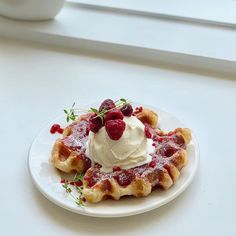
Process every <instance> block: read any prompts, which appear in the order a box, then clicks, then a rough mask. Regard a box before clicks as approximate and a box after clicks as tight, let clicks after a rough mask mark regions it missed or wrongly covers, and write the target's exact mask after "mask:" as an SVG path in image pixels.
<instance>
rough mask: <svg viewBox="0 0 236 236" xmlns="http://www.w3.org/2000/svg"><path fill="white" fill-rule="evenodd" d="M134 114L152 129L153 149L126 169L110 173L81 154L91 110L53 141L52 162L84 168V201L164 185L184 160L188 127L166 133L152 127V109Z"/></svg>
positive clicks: (141, 192) (139, 193)
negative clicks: (141, 162)
mask: <svg viewBox="0 0 236 236" xmlns="http://www.w3.org/2000/svg"><path fill="white" fill-rule="evenodd" d="M135 115H136V117H137V118H138V119H140V120H141V121H142V122H143V123H144V124H145V125H148V126H149V129H150V131H151V133H152V139H153V145H154V146H155V152H154V153H153V154H151V155H152V161H151V162H150V163H148V164H145V165H142V166H138V167H135V168H132V169H128V170H121V169H120V168H118V167H114V169H113V172H111V173H104V172H101V171H100V168H101V166H100V165H99V164H97V163H95V165H94V166H93V167H91V161H90V159H89V158H88V157H86V155H85V151H86V142H87V140H88V132H89V131H88V130H89V129H88V128H89V122H88V120H89V117H90V116H91V113H88V114H85V115H82V116H80V118H79V119H78V120H77V121H75V122H73V123H72V124H71V125H69V126H68V127H66V128H65V130H64V132H63V137H62V138H61V139H58V140H57V141H56V142H55V144H54V147H53V150H52V162H53V164H54V166H55V167H56V168H58V169H59V170H61V171H63V172H65V173H70V172H73V171H76V172H79V173H84V172H85V175H84V180H83V196H84V198H85V199H86V200H87V201H88V202H92V203H96V202H100V201H102V200H104V199H106V198H112V199H115V200H118V199H120V198H121V197H122V196H126V195H133V196H135V197H142V196H147V195H149V194H150V193H151V192H152V191H153V190H154V189H156V188H158V187H160V188H163V189H168V188H170V187H171V186H172V185H173V183H174V182H175V181H176V180H177V179H178V178H179V175H180V170H181V169H182V168H183V167H184V166H185V165H186V164H187V152H186V147H187V144H189V142H190V141H191V132H190V130H189V129H185V128H177V129H175V130H174V131H173V132H169V133H166V132H164V131H161V130H160V129H157V128H156V126H157V121H158V116H157V114H156V113H155V112H154V111H151V110H149V109H146V108H143V109H141V110H139V111H137V112H135Z"/></svg>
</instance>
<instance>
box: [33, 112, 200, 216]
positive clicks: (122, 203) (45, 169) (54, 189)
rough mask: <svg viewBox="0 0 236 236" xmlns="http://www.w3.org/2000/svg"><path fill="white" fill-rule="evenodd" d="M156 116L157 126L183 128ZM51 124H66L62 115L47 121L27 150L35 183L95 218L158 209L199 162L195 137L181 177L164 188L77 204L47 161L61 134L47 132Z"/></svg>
mask: <svg viewBox="0 0 236 236" xmlns="http://www.w3.org/2000/svg"><path fill="white" fill-rule="evenodd" d="M155 110H156V111H157V113H158V115H159V126H160V128H161V129H163V130H167V131H168V130H172V129H174V128H177V127H184V126H183V125H182V123H181V122H180V121H179V120H178V119H177V118H175V117H174V116H172V115H171V114H169V113H166V112H164V111H161V110H159V109H155ZM53 123H59V124H61V125H62V126H63V125H64V126H66V124H65V122H64V117H63V118H61V119H58V120H56V121H52V122H51V123H49V124H48V125H47V126H46V127H45V128H44V129H43V130H42V131H41V132H40V133H39V134H38V135H37V137H36V138H35V139H34V141H33V144H32V146H31V149H30V152H29V170H30V173H31V176H32V178H33V181H34V183H35V184H36V186H37V187H38V189H39V190H40V192H41V193H42V194H43V195H44V196H45V197H46V198H48V199H49V200H51V201H52V202H54V203H55V204H57V205H59V206H61V207H63V208H65V209H67V210H70V211H73V212H75V213H78V214H82V215H88V216H96V217H122V216H129V215H135V214H140V213H143V212H146V211H150V210H152V209H155V208H158V207H160V206H162V205H164V204H166V203H168V202H170V201H171V200H173V199H174V198H176V197H177V196H178V195H180V194H181V193H182V192H183V191H184V190H185V189H186V188H187V186H188V185H189V184H190V183H191V181H192V179H193V177H194V175H195V173H196V170H197V167H198V163H199V147H198V143H197V140H196V137H195V136H194V135H193V139H192V142H191V143H190V145H188V148H187V152H188V158H189V162H188V165H187V166H186V167H184V168H183V169H182V170H181V175H180V178H179V179H178V180H177V182H176V183H175V184H174V185H173V186H172V187H171V188H170V189H169V190H167V191H163V190H156V191H154V192H152V193H151V194H150V195H149V196H148V197H145V198H133V197H129V198H123V199H121V200H119V201H114V200H106V201H103V202H101V203H98V204H90V205H88V206H84V207H79V206H77V205H76V204H75V202H74V201H73V200H72V199H71V197H70V196H69V195H68V194H67V193H66V192H65V190H64V189H63V188H62V186H61V183H60V180H61V176H60V173H59V171H57V170H56V169H55V168H54V167H53V166H52V164H51V163H50V160H49V159H50V153H51V149H52V146H53V144H54V142H55V140H56V139H57V138H59V137H60V135H57V134H54V135H52V134H50V132H49V130H50V127H51V125H52V124H53Z"/></svg>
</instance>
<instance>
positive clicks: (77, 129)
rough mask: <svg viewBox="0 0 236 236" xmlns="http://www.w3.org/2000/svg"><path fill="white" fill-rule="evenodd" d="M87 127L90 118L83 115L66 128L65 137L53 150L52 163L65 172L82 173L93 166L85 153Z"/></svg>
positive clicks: (56, 143)
mask: <svg viewBox="0 0 236 236" xmlns="http://www.w3.org/2000/svg"><path fill="white" fill-rule="evenodd" d="M87 129H88V119H85V118H83V117H82V118H80V119H79V120H78V121H75V122H73V123H72V124H71V125H69V126H68V127H66V128H65V130H64V132H63V138H61V139H58V140H57V141H56V142H55V144H54V146H53V150H52V163H53V165H54V166H55V167H56V168H57V169H59V170H61V171H63V172H65V173H70V172H73V171H76V172H79V173H82V172H84V171H86V170H87V169H88V168H89V167H90V166H91V161H90V159H89V158H88V157H86V155H85V151H86V142H87V139H88V130H87Z"/></svg>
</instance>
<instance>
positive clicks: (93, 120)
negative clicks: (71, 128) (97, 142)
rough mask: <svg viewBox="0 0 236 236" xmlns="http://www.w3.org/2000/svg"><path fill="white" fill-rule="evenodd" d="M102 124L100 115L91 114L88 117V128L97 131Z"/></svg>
mask: <svg viewBox="0 0 236 236" xmlns="http://www.w3.org/2000/svg"><path fill="white" fill-rule="evenodd" d="M102 126H103V119H102V117H100V116H98V115H97V114H95V113H94V114H93V115H92V116H91V117H90V119H89V129H90V130H91V131H92V132H94V133H97V132H98V131H99V129H100V128H102Z"/></svg>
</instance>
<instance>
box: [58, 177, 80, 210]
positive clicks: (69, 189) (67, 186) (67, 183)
mask: <svg viewBox="0 0 236 236" xmlns="http://www.w3.org/2000/svg"><path fill="white" fill-rule="evenodd" d="M73 181H74V183H76V182H78V181H83V174H81V173H76V174H75V176H74V178H73ZM71 183H73V182H70V181H68V180H64V181H63V184H62V187H63V188H64V189H65V190H66V192H67V193H68V194H69V195H70V196H71V197H72V199H73V200H74V202H75V203H76V205H78V206H79V207H82V206H84V201H83V198H82V196H83V186H77V185H76V184H73V185H72V184H71ZM72 187H73V188H75V190H76V191H77V193H78V196H77V195H75V194H74V191H73V190H72Z"/></svg>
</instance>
